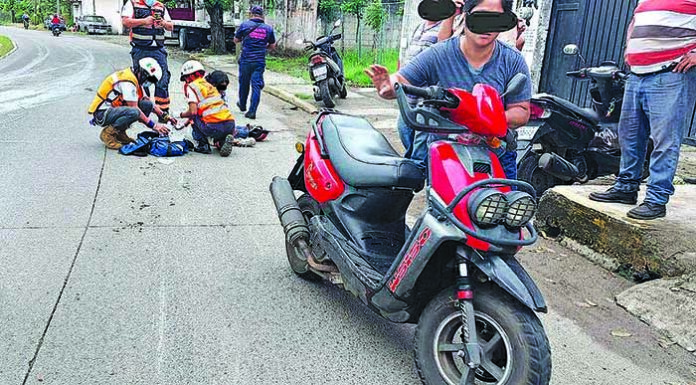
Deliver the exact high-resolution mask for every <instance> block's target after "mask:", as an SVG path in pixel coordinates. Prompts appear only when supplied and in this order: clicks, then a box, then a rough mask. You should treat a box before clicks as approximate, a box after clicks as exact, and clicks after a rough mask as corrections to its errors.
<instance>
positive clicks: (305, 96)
mask: <svg viewBox="0 0 696 385" xmlns="http://www.w3.org/2000/svg"><path fill="white" fill-rule="evenodd" d="M295 96H297V98H298V99H300V100H310V99H314V96H313V95H309V94H305V93H303V92H299V93H296V94H295Z"/></svg>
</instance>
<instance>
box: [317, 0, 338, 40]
mask: <svg viewBox="0 0 696 385" xmlns="http://www.w3.org/2000/svg"><path fill="white" fill-rule="evenodd" d="M317 16H318V17H319V20H321V22H322V24H324V33H326V32H327V31H328V29H329V26H330V25H331V24H333V22H334V21H336V20H337V19H338V18H340V17H341V4H340V3H339V2H338V1H336V0H319V7H318V10H317Z"/></svg>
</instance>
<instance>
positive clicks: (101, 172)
mask: <svg viewBox="0 0 696 385" xmlns="http://www.w3.org/2000/svg"><path fill="white" fill-rule="evenodd" d="M105 165H106V147H105V148H104V155H103V156H102V165H101V169H100V170H99V179H98V181H97V188H96V191H95V192H94V199H93V200H92V208H91V210H90V212H89V218H88V219H87V225H86V226H85V228H84V231H83V232H82V237H80V243H79V244H78V245H77V250H75V255H74V256H73V259H72V262H71V263H70V268H69V269H68V274H67V275H66V276H65V280H64V281H63V286H62V287H61V288H60V293H58V298H57V299H56V303H55V304H54V305H53V309H52V310H51V315H50V316H49V317H48V321H47V322H46V326H45V327H44V330H43V333H41V338H39V343H38V344H37V345H36V351H35V352H34V356H33V357H32V358H31V360H30V361H29V368H28V369H27V373H26V375H25V376H24V381H22V385H25V384H26V383H27V380H28V379H29V376H30V375H31V372H32V370H33V369H34V363H35V362H36V359H37V358H38V356H39V351H41V346H43V342H44V338H45V337H46V334H47V333H48V328H49V327H51V322H52V321H53V316H54V315H55V314H56V310H57V309H58V305H59V304H60V300H61V298H63V293H64V292H65V288H66V287H67V286H68V281H70V275H71V274H72V272H73V269H74V268H75V262H77V256H78V255H80V251H81V250H82V244H83V243H84V241H85V237H86V236H87V231H89V229H90V228H91V227H92V216H93V215H94V208H95V207H96V205H97V198H98V197H99V190H100V189H101V183H102V176H103V175H104V166H105Z"/></svg>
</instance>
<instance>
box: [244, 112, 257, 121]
mask: <svg viewBox="0 0 696 385" xmlns="http://www.w3.org/2000/svg"><path fill="white" fill-rule="evenodd" d="M244 117H245V118H247V119H252V120H254V119H256V114H252V113H251V112H247V113H246V114H244Z"/></svg>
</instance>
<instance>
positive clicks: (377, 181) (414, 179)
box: [321, 114, 425, 191]
mask: <svg viewBox="0 0 696 385" xmlns="http://www.w3.org/2000/svg"><path fill="white" fill-rule="evenodd" d="M321 128H322V132H323V136H324V143H325V144H326V149H327V152H328V153H329V157H330V158H331V163H332V164H333V166H334V168H335V169H336V172H337V173H338V174H339V175H340V176H341V177H342V178H343V180H344V181H345V182H346V183H347V184H349V185H351V186H353V187H356V188H360V187H388V188H394V187H396V188H407V189H412V190H415V191H419V190H421V189H422V188H423V184H424V182H425V170H424V168H423V167H422V166H421V165H420V164H418V163H417V162H415V161H413V160H411V159H405V158H402V157H401V156H400V155H399V154H398V153H397V152H396V150H394V148H393V147H392V146H391V144H389V141H388V140H387V138H385V137H384V135H382V133H381V132H379V131H377V130H376V129H375V128H374V127H373V126H372V124H370V122H368V121H367V120H366V119H363V118H359V117H356V116H350V115H342V114H330V115H327V116H326V118H325V119H324V120H323V122H322V124H321Z"/></svg>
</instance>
